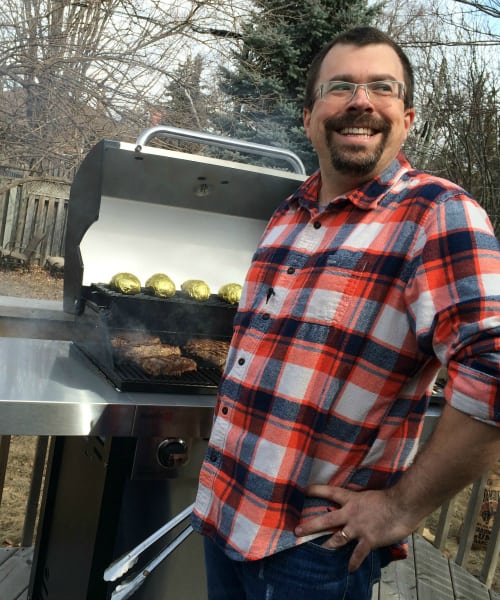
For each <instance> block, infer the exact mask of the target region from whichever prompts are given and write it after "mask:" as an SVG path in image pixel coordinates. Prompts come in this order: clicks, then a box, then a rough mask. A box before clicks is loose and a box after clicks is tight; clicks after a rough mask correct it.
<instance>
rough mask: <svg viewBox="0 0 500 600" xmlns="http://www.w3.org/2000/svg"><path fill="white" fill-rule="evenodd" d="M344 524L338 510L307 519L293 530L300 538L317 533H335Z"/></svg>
mask: <svg viewBox="0 0 500 600" xmlns="http://www.w3.org/2000/svg"><path fill="white" fill-rule="evenodd" d="M344 524H345V519H344V518H343V517H342V514H341V513H340V511H338V510H332V511H331V512H330V511H328V512H325V513H324V514H323V515H321V516H319V517H314V518H312V519H307V521H304V522H303V523H301V524H300V525H299V526H297V527H296V528H295V535H296V536H297V537H301V536H303V535H309V534H311V533H317V532H319V531H335V530H337V529H340V528H341V527H342V525H344Z"/></svg>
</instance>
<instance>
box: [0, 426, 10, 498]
mask: <svg viewBox="0 0 500 600" xmlns="http://www.w3.org/2000/svg"><path fill="white" fill-rule="evenodd" d="M9 450H10V435H0V506H1V505H2V496H3V488H4V485H5V473H6V472H7V462H8V460H9Z"/></svg>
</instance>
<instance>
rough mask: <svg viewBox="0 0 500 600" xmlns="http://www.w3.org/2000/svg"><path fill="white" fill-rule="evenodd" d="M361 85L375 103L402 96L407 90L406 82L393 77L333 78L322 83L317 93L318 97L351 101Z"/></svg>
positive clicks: (369, 98)
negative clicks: (357, 80)
mask: <svg viewBox="0 0 500 600" xmlns="http://www.w3.org/2000/svg"><path fill="white" fill-rule="evenodd" d="M360 87H362V88H365V92H366V97H367V98H368V100H370V102H373V103H374V104H376V103H377V102H381V101H384V100H385V101H387V100H390V99H391V98H402V97H403V96H404V91H405V85H404V83H402V82H401V81H392V80H391V79H385V80H383V81H370V82H369V83H352V82H351V81H335V80H332V81H325V82H323V83H320V84H319V86H318V90H317V95H318V98H327V97H328V98H338V99H339V100H341V101H342V102H350V101H351V100H352V99H353V98H354V95H355V94H356V92H357V91H358V88H360Z"/></svg>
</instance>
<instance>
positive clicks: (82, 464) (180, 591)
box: [0, 127, 304, 600]
mask: <svg viewBox="0 0 500 600" xmlns="http://www.w3.org/2000/svg"><path fill="white" fill-rule="evenodd" d="M159 137H171V138H175V139H178V140H182V141H186V140H187V141H193V142H196V143H201V144H208V145H215V146H223V147H225V148H229V149H232V150H237V151H238V152H246V153H251V154H258V155H264V156H266V157H270V158H274V159H276V160H277V161H279V162H280V164H281V168H278V169H276V168H264V167H258V166H252V165H249V164H246V163H236V162H231V161H223V160H219V159H215V158H210V157H205V156H201V155H194V154H187V153H182V152H176V151H170V150H165V149H161V148H156V147H153V146H152V145H151V144H150V143H149V142H150V141H151V140H152V139H153V138H159ZM283 161H284V162H286V163H287V164H288V165H289V168H291V169H292V171H294V172H292V171H290V170H286V169H285V168H284V167H285V165H283ZM303 179H304V172H303V167H302V165H301V163H300V160H299V159H298V158H297V157H296V156H295V155H293V154H292V153H289V152H287V151H284V150H280V149H276V148H270V147H266V146H257V145H253V144H247V143H245V142H239V141H234V140H229V139H226V138H219V137H216V136H211V135H208V134H203V133H197V132H188V131H186V130H179V129H175V128H170V127H155V128H152V129H150V130H148V131H147V132H145V133H144V134H142V135H141V136H140V137H139V139H138V140H137V142H136V143H135V144H128V143H125V142H115V141H109V140H103V141H102V142H100V143H99V144H97V145H96V146H95V147H94V148H93V149H92V150H91V151H90V152H89V154H88V155H87V157H86V158H85V159H84V161H83V163H82V164H81V166H80V168H79V170H78V172H77V174H76V176H75V178H74V182H73V185H72V187H71V193H70V200H69V207H68V223H67V234H66V248H65V273H64V302H63V305H64V311H65V313H67V314H71V315H73V318H74V323H73V340H72V341H71V342H56V341H43V342H40V343H39V344H38V345H39V347H38V349H35V348H34V347H33V343H30V344H29V345H28V348H29V351H30V352H40V351H43V352H45V353H46V355H47V359H46V360H47V365H46V368H48V369H49V370H50V374H49V382H50V383H49V386H48V388H47V391H46V394H44V400H45V401H46V403H47V405H48V406H49V407H50V410H52V411H53V414H54V420H53V421H52V422H51V423H49V424H46V425H45V427H44V428H43V430H42V431H41V432H42V433H50V434H51V435H53V438H52V444H51V453H50V458H49V468H48V471H47V476H46V485H45V491H44V498H43V506H42V511H41V519H40V523H39V529H38V534H37V544H36V548H35V556H34V565H33V570H32V577H31V582H30V591H29V597H30V598H32V599H33V600H68V599H69V598H71V600H80V599H82V600H83V599H86V600H101V599H107V598H115V597H122V596H117V591H116V590H115V588H116V585H117V583H120V582H119V581H118V582H112V583H111V582H107V581H105V580H104V577H103V576H104V573H105V570H106V568H107V567H108V566H109V565H110V564H111V563H112V562H113V561H114V560H115V559H116V558H117V557H119V556H120V555H121V554H123V553H124V552H127V551H129V550H130V549H131V548H132V547H134V546H135V545H136V544H138V543H139V542H140V541H141V540H143V539H144V538H145V537H146V536H148V535H150V534H151V533H152V532H154V531H156V530H157V529H158V528H160V527H161V526H162V525H163V524H164V523H166V522H169V521H170V520H171V519H172V518H175V516H176V515H177V514H178V513H181V514H183V513H182V511H184V510H185V509H186V507H188V506H189V505H190V503H192V502H193V500H194V496H195V492H196V486H197V478H198V472H199V468H200V464H201V461H202V458H203V455H204V452H205V448H206V443H207V439H208V436H209V434H210V427H211V422H212V413H213V405H214V402H215V393H216V388H217V385H218V381H219V378H220V374H221V369H220V367H214V366H213V365H211V364H209V363H207V362H206V361H204V360H203V359H200V358H196V363H197V364H196V370H195V371H192V372H187V373H184V374H181V375H176V376H168V377H166V376H159V377H157V376H154V377H152V376H148V374H147V373H145V372H144V370H142V369H141V368H140V365H139V366H138V365H137V364H134V363H133V362H130V361H127V360H123V357H120V355H119V354H118V353H117V351H116V349H115V348H114V347H113V344H112V339H113V336H115V335H119V334H123V333H127V332H134V333H143V334H147V335H154V336H157V337H159V338H160V339H161V342H162V344H170V345H175V346H178V347H179V348H183V347H184V345H185V344H186V342H187V341H188V340H189V339H198V340H200V339H207V338H208V339H211V340H218V341H227V342H229V340H230V338H231V333H232V322H233V319H234V315H235V311H236V307H235V306H234V305H231V304H228V303H227V302H225V301H223V300H222V299H221V298H220V297H219V296H218V290H219V288H220V287H221V286H222V285H224V284H227V283H240V284H242V283H243V279H244V276H245V273H246V270H247V268H248V265H249V263H250V260H251V257H252V254H253V252H254V250H255V247H256V246H257V243H258V240H259V237H260V236H261V234H262V231H263V228H264V226H265V223H266V222H267V220H268V218H269V216H270V215H271V213H272V211H273V209H274V207H275V206H276V204H277V203H278V202H279V201H281V200H282V199H283V198H285V197H286V196H287V195H289V194H290V193H291V192H292V191H293V190H294V189H295V188H296V187H297V186H298V184H300V182H301V181H303ZM120 272H127V273H132V274H134V275H136V276H137V277H138V278H139V280H140V282H141V284H142V286H144V282H145V281H146V280H147V278H148V277H150V276H151V275H152V274H154V273H165V274H166V275H168V276H169V277H170V278H171V279H172V280H173V281H174V282H175V284H176V289H177V292H176V293H175V295H174V296H173V297H171V298H159V297H156V296H153V295H151V294H150V293H149V290H147V289H146V288H144V287H142V288H141V291H140V292H139V293H137V294H134V295H129V294H123V293H121V292H119V291H117V290H116V289H115V288H112V287H111V286H110V280H111V278H112V277H113V276H114V275H115V274H117V273H120ZM188 279H201V280H204V281H205V282H206V283H207V284H208V285H209V286H210V290H211V295H210V298H209V299H208V300H205V301H198V300H194V299H192V298H189V297H187V296H186V294H185V293H183V292H182V291H180V287H181V284H182V283H183V282H184V281H186V280H188ZM20 344H21V345H23V342H22V341H20ZM40 345H41V346H43V350H41V347H40ZM0 351H1V347H0ZM20 352H21V350H20ZM23 356H26V347H25V348H24V353H23ZM43 377H44V373H43V372H41V373H40V375H39V379H38V380H37V383H35V384H34V385H38V386H41V388H42V390H44V389H45V388H44V386H43V384H41V381H42V380H43ZM54 380H56V381H54ZM20 385H21V383H20ZM23 385H24V384H23ZM21 393H24V391H23V392H20V394H21ZM31 393H34V392H31ZM45 396H47V397H45ZM34 410H35V411H36V410H39V406H35V403H31V404H30V407H29V410H28V409H26V412H25V413H23V414H25V415H26V416H27V415H28V414H30V415H31V418H32V415H33V414H38V413H34V412H33V411H34ZM30 411H31V412H30ZM66 417H67V420H66ZM185 535H186V534H185V533H180V532H179V527H173V528H172V530H171V531H169V532H168V533H167V535H166V536H165V537H164V538H162V540H159V541H158V542H157V543H155V544H153V545H152V546H151V548H150V549H149V550H148V552H149V553H150V554H149V555H148V554H146V556H144V557H142V558H143V559H144V560H146V561H147V560H148V559H149V558H150V557H151V556H154V555H156V554H157V553H158V551H159V550H161V548H162V547H163V545H164V544H167V545H169V544H172V543H173V544H174V545H176V543H177V542H176V540H179V539H184V536H185ZM144 564H147V562H146V563H139V564H138V565H137V567H136V570H138V571H139V572H141V569H144V568H145V567H144ZM129 575H130V573H129ZM126 597H129V596H126ZM130 597H132V598H134V599H135V600H140V599H144V600H156V599H160V598H162V599H163V598H171V597H172V598H174V597H180V598H189V599H190V600H196V599H200V600H201V599H202V598H205V590H204V575H203V559H202V550H201V542H200V539H199V538H198V536H190V537H189V539H187V540H186V541H183V543H182V544H181V545H180V546H179V547H178V548H177V549H176V550H175V552H173V553H172V555H171V556H169V557H168V558H167V559H166V560H164V561H162V563H161V564H160V565H159V566H158V567H157V568H155V570H154V572H152V573H151V574H150V575H148V577H147V579H146V581H145V582H144V584H143V585H141V587H140V588H139V589H138V590H137V591H135V592H134V594H133V595H132V596H130Z"/></svg>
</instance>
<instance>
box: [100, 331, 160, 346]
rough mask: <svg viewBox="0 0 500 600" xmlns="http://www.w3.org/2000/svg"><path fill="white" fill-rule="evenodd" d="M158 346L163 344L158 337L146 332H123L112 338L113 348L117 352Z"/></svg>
mask: <svg viewBox="0 0 500 600" xmlns="http://www.w3.org/2000/svg"><path fill="white" fill-rule="evenodd" d="M158 344H161V340H160V338H159V337H158V336H156V335H151V334H150V333H145V332H144V331H123V332H121V333H115V334H113V335H112V336H111V346H112V347H113V348H114V349H115V350H119V349H122V348H129V347H130V346H151V345H158Z"/></svg>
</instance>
